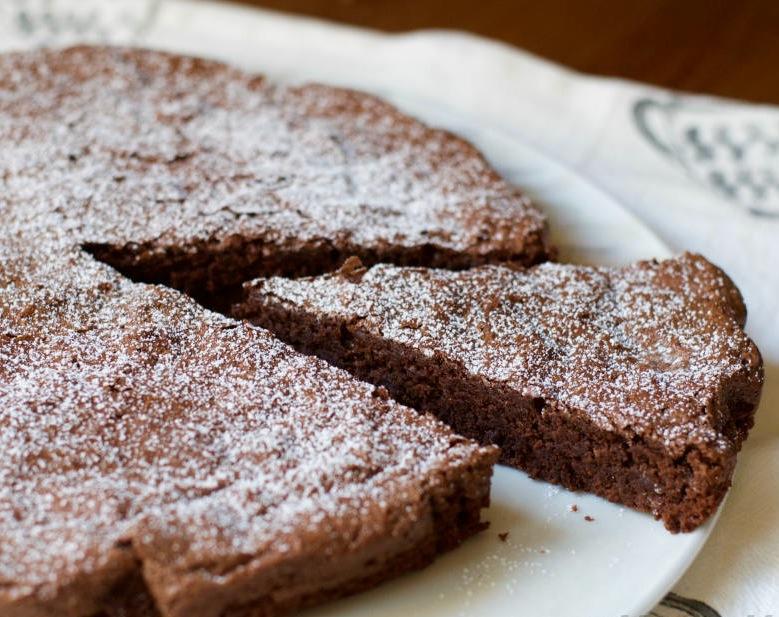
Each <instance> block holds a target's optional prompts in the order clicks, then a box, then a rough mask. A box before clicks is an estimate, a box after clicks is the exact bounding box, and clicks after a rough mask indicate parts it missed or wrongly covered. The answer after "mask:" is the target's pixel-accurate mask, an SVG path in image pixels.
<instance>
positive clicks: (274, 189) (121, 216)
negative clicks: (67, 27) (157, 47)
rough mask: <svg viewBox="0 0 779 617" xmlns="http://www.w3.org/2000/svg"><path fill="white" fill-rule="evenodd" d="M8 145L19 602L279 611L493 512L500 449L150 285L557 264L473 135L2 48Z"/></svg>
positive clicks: (39, 609)
mask: <svg viewBox="0 0 779 617" xmlns="http://www.w3.org/2000/svg"><path fill="white" fill-rule="evenodd" d="M0 145H1V146H2V147H0V177H2V181H3V190H2V191H1V192H0V453H2V456H0V537H2V538H3V542H1V543H0V613H2V615H3V616H4V617H5V616H8V617H31V616H32V617H39V616H41V615H46V617H56V616H60V615H61V616H67V617H92V616H94V615H98V614H99V615H107V616H109V617H114V616H119V615H121V616H123V617H124V616H127V615H135V614H136V613H137V614H139V615H140V614H142V615H144V616H146V615H148V614H159V615H162V616H163V617H174V616H175V617H178V616H181V617H199V616H203V617H210V616H216V615H219V616H224V617H227V616H229V615H249V614H251V615H263V616H270V615H276V614H281V613H284V612H288V611H290V610H295V609H297V608H299V607H302V606H307V605H311V604H315V603H318V602H322V601H324V600H327V599H330V598H334V597H339V596H341V595H345V594H348V593H353V592H356V591H359V590H361V589H365V588H368V587H371V586H374V585H376V584H378V583H380V582H381V581H383V580H385V579H387V578H389V577H392V576H396V575H397V574H399V573H402V572H405V571H408V570H410V569H414V568H418V567H422V566H424V565H426V564H427V563H429V562H430V561H431V560H432V559H433V558H434V557H435V555H436V554H438V553H439V552H441V551H443V550H446V549H448V548H451V547H453V546H455V545H457V544H458V543H459V542H461V541H462V540H463V539H465V538H467V537H468V536H470V535H472V534H473V533H475V532H476V531H478V530H479V529H481V528H482V527H483V525H484V524H483V523H482V522H481V521H480V511H481V509H482V508H484V507H486V505H487V503H488V498H489V479H490V474H491V469H492V465H493V464H494V462H495V459H496V457H497V452H496V450H495V449H494V448H484V447H480V446H479V445H478V444H476V443H474V442H473V441H470V440H468V439H466V438H463V437H459V436H457V435H456V434H454V433H453V432H452V431H451V430H450V429H449V428H447V427H446V426H445V425H443V424H441V423H440V422H439V421H437V420H436V419H434V418H433V417H432V416H427V415H420V414H418V413H416V412H414V411H412V410H410V409H408V408H406V407H403V406H402V405H399V404H397V403H395V402H394V401H392V400H389V399H388V397H387V393H386V391H385V390H384V389H381V388H376V387H374V386H371V385H368V384H365V383H360V382H358V381H356V380H355V379H353V378H352V377H351V376H349V375H348V374H347V373H345V372H343V371H340V370H339V369H336V368H334V367H331V366H328V365H326V364H325V363H323V362H321V361H319V360H316V359H313V358H310V357H306V356H303V355H301V354H299V353H297V352H295V351H294V350H293V349H291V348H290V347H289V346H287V345H286V344H284V343H282V342H280V341H278V340H277V339H276V338H274V337H273V336H272V335H271V334H269V333H268V332H266V331H264V330H262V329H260V328H256V327H254V326H250V325H247V324H242V323H239V322H236V321H234V320H231V319H229V318H227V317H224V316H223V315H219V314H217V313H214V312H210V311H209V310H207V309H205V308H203V306H201V305H200V304H198V303H196V302H195V301H194V300H193V299H192V298H190V297H187V295H184V294H182V293H180V291H177V290H175V289H171V288H170V287H163V286H159V285H153V284H147V283H158V282H159V283H167V284H168V285H171V286H175V287H177V288H178V289H179V290H183V291H185V292H187V293H189V294H192V295H197V294H200V295H201V297H202V296H207V295H208V294H215V295H219V294H220V293H222V292H223V291H224V290H225V289H227V288H228V287H229V286H230V285H234V284H235V283H236V282H239V281H241V280H245V279H246V278H247V277H248V276H249V275H252V274H254V275H256V274H257V273H263V272H265V273H278V274H291V273H292V274H294V273H301V272H307V271H319V270H326V269H328V268H329V267H331V266H332V265H333V264H334V263H336V262H338V261H339V259H340V255H341V253H342V252H343V251H346V250H348V251H349V252H352V251H355V252H357V253H359V254H362V255H364V256H365V258H366V259H368V260H370V259H372V258H375V259H378V258H385V257H386V258H392V259H397V260H398V261H399V262H401V263H405V262H409V263H440V264H445V265H447V267H449V266H451V267H465V266H469V265H472V264H473V263H479V262H481V261H491V260H496V259H511V260H515V261H517V262H520V263H523V262H528V263H531V262H534V261H537V260H539V259H543V258H544V256H545V255H546V250H547V249H546V244H545V235H544V234H545V231H544V230H545V222H544V219H543V217H542V216H541V215H540V214H539V213H538V212H537V211H536V210H535V209H534V208H533V207H532V206H531V205H530V204H529V203H528V201H527V200H526V199H525V198H524V197H523V196H522V195H521V194H520V193H518V192H517V191H516V189H513V188H512V187H510V186H509V185H507V184H506V183H505V182H503V181H502V180H501V179H500V178H499V177H498V176H497V175H496V174H495V173H494V172H493V171H492V170H491V169H490V168H489V167H488V166H487V164H486V163H485V162H484V160H483V159H482V157H481V156H480V155H479V154H478V153H477V152H476V151H475V150H474V149H473V148H472V147H471V146H469V145H467V144H466V143H464V142H462V141H460V140H459V139H457V138H454V137H452V136H450V135H448V134H446V133H443V132H440V131H435V130H432V129H428V128H426V127H424V126H422V125H421V124H419V123H417V122H416V121H413V120H411V119H410V118H407V117H405V116H403V115H401V114H400V113H398V112H397V111H395V110H394V109H393V108H392V107H390V106H388V105H386V104H384V103H381V102H379V101H378V100H376V99H374V98H372V97H369V96H367V95H362V94H358V93H355V92H350V91H345V90H338V89H331V88H327V87H324V86H300V87H288V86H275V85H273V84H270V83H268V82H266V81H265V80H264V79H262V78H261V77H256V76H251V75H247V74H245V73H242V72H240V71H237V70H234V69H231V68H228V67H225V66H223V65H221V64H217V63H213V62H208V61H202V60H195V59H191V58H185V57H179V56H174V55H169V54H164V53H158V52H150V51H141V50H130V49H113V48H74V49H69V50H65V51H36V52H29V53H17V54H8V55H5V56H2V57H0ZM509 223H511V224H509ZM99 260H103V261H105V262H109V263H110V264H111V266H115V267H116V268H117V269H114V268H112V267H109V265H107V264H105V263H101V262H100V261H99ZM125 274H130V275H132V276H133V277H134V278H135V279H136V280H137V281H145V282H134V281H133V280H130V278H127V277H126V276H125ZM133 611H136V613H133Z"/></svg>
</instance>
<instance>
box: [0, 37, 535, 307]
mask: <svg viewBox="0 0 779 617" xmlns="http://www.w3.org/2000/svg"><path fill="white" fill-rule="evenodd" d="M0 135H1V136H2V137H1V138H2V143H3V148H2V149H0V169H2V171H3V173H4V185H5V192H6V195H5V196H4V210H5V212H4V214H3V224H4V227H5V228H6V229H9V227H16V226H19V227H23V228H29V227H31V226H33V227H36V228H43V229H49V228H59V229H63V230H65V229H67V230H69V231H70V232H71V237H72V238H74V239H77V240H78V241H80V242H83V243H84V244H85V245H89V248H90V250H91V251H92V252H93V253H94V254H96V255H97V256H98V257H100V258H101V259H103V260H104V261H108V262H110V263H111V264H112V265H115V266H117V267H119V268H120V269H121V270H122V271H124V272H127V273H129V274H131V275H132V276H133V278H136V279H142V280H145V281H147V282H165V283H169V284H172V285H173V286H175V287H177V288H179V289H184V290H186V291H201V292H202V291H203V290H206V291H210V292H214V291H217V290H219V289H221V288H223V287H225V286H228V285H231V284H235V283H240V282H242V281H244V280H247V279H248V278H250V277H249V276H247V275H248V274H250V273H252V272H253V273H254V274H255V275H262V274H302V273H312V274H316V273H319V272H323V271H327V270H332V269H334V268H335V267H337V266H339V265H340V263H341V261H343V259H345V258H346V257H348V256H349V255H352V254H355V255H359V256H360V257H361V258H362V259H363V260H364V261H366V262H372V261H391V262H394V263H404V264H411V265H431V264H433V265H440V266H443V267H460V268H462V267H467V266H471V265H474V264H478V263H485V262H495V261H515V262H517V263H521V264H525V265H528V264H532V263H536V262H539V261H543V260H544V259H545V258H546V257H547V255H548V251H549V248H548V246H547V242H546V221H545V218H544V217H543V215H542V214H541V213H540V212H539V211H538V210H537V209H536V208H535V207H534V206H533V205H532V204H531V203H530V202H529V200H528V199H527V198H526V197H525V196H524V195H522V194H521V193H520V192H519V191H518V189H516V188H515V187H513V186H511V185H509V184H508V183H507V182H505V181H504V180H503V179H502V178H501V177H500V176H498V174H497V173H496V172H495V171H494V170H493V169H492V168H491V167H490V166H489V165H488V164H487V163H486V162H485V160H484V158H483V157H482V156H481V154H479V153H478V152H477V151H476V150H475V149H474V148H473V147H472V146H471V145H469V144H468V143H466V142H464V141H462V140H461V139H459V138H457V137H454V136H453V135H451V134H449V133H446V132H444V131H440V130H436V129H432V128H429V127H427V126H425V125H423V124H421V123H419V122H417V121H416V120H413V119H411V118H409V117H407V116H404V115H402V114H401V113H399V112H398V111H397V110H396V109H394V108H393V107H392V106H390V105H388V104H387V103H384V102H382V101H380V100H378V99H376V98H374V97H371V96H369V95H366V94H362V93H357V92H353V91H348V90H343V89H337V88H330V87H327V86H318V85H303V86H282V85H276V84H273V83H270V82H268V81H266V80H265V79H263V78H262V77H258V76H254V75H248V74H245V73H242V72H240V71H238V70H236V69H232V68H229V67H226V66H224V65H222V64H219V63H215V62H209V61H206V60H199V59H192V58H185V57H180V56H172V55H168V54H163V53H159V52H149V51H141V50H126V49H113V48H74V49H69V50H65V51H51V52H46V51H41V52H31V53H20V54H9V55H6V56H4V57H3V58H2V59H1V60H0Z"/></svg>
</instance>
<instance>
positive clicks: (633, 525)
mask: <svg viewBox="0 0 779 617" xmlns="http://www.w3.org/2000/svg"><path fill="white" fill-rule="evenodd" d="M21 4H26V5H27V6H28V9H29V10H30V14H28V15H27V16H26V17H25V19H27V22H28V23H27V25H28V26H29V27H28V28H27V31H26V32H19V31H18V29H17V28H15V27H14V26H13V24H12V22H11V21H6V22H5V24H6V27H8V31H6V32H5V33H3V36H2V37H0V46H2V47H8V46H14V47H19V46H29V45H34V44H39V43H41V42H48V43H55V44H61V43H63V42H72V40H74V39H77V38H84V37H85V36H86V37H92V36H94V37H97V38H104V37H108V38H111V37H113V38H114V40H120V41H125V40H130V39H132V37H133V36H136V35H137V33H134V32H135V30H136V29H137V30H143V34H142V39H141V40H142V41H143V43H144V44H147V45H150V46H155V47H162V48H167V49H172V50H177V51H183V52H190V53H195V54H201V55H206V56H212V57H217V58H221V59H224V60H227V61H231V62H233V63H236V64H238V65H241V66H244V67H246V68H249V69H254V70H260V71H263V72H266V73H268V74H269V75H271V76H273V77H275V78H278V79H288V80H303V79H316V80H319V81H324V82H330V83H337V84H343V85H349V86H354V87H358V88H363V89H366V90H371V91H373V92H376V93H379V94H382V95H384V96H385V97H386V98H389V99H392V100H393V101H394V102H395V103H396V104H398V105H399V106H400V107H401V108H403V109H404V110H406V111H408V112H409V113H412V114H413V115H416V116H418V117H420V118H422V119H424V120H425V121H427V122H429V123H432V124H435V125H439V126H443V127H446V128H448V129H450V130H453V131H454V132H457V133H459V134H461V135H464V136H465V137H467V138H468V139H470V140H471V141H473V142H474V143H475V144H476V145H477V146H479V147H480V148H481V149H482V151H484V152H485V154H486V155H487V157H488V158H489V159H490V160H491V161H492V162H493V164H494V165H495V166H496V167H497V168H498V169H499V170H500V171H501V172H502V173H503V174H504V175H505V176H506V177H508V178H509V179H510V180H512V181H514V182H515V183H516V184H518V185H520V186H522V187H524V188H525V189H526V190H527V191H528V192H529V193H530V195H531V196H532V197H534V198H535V199H536V200H537V201H538V203H540V204H541V205H542V206H543V207H544V209H545V210H546V212H547V213H548V214H549V216H550V219H551V224H552V228H553V235H554V240H555V242H556V243H557V244H558V246H559V247H561V249H562V258H563V259H565V260H570V261H576V262H587V263H596V264H620V263H627V262H629V261H631V260H634V259H640V258H648V257H665V256H667V255H668V249H667V248H666V247H665V246H664V245H663V244H662V243H661V242H660V241H659V240H658V239H657V238H656V237H655V236H654V235H653V234H652V233H651V232H650V231H649V230H648V229H646V228H645V227H644V226H642V225H641V223H639V222H638V221H637V220H636V219H635V218H633V217H632V216H631V215H630V214H628V213H627V212H626V211H625V210H624V209H623V208H621V207H620V206H619V204H617V203H615V202H614V200H612V199H611V198H610V197H608V196H607V195H605V194H603V193H602V192H600V191H599V190H598V189H596V188H595V187H593V186H592V185H591V184H589V183H588V182H587V181H586V180H584V179H583V178H581V177H579V176H577V175H576V174H574V173H572V172H571V171H569V170H567V169H566V168H564V167H562V166H560V165H558V164H557V163H555V162H553V161H550V160H549V159H547V158H545V157H544V156H541V155H540V154H538V153H537V152H534V151H533V150H531V149H529V148H527V147H525V146H523V145H522V144H521V143H517V142H516V141H515V140H514V139H512V138H511V137H510V136H508V135H505V134H502V133H501V132H500V131H498V130H496V129H495V128H494V127H492V128H489V127H484V126H483V125H482V124H481V123H480V122H479V119H478V118H474V117H470V118H469V117H462V116H456V115H453V114H451V113H447V111H446V104H445V102H444V101H435V100H420V99H419V98H418V97H416V96H415V94H414V83H413V80H411V79H408V80H404V79H403V72H402V71H398V70H396V69H397V67H394V65H393V62H392V57H393V49H394V48H395V46H396V45H407V44H409V42H410V41H411V42H413V41H412V39H413V38H414V37H396V38H392V37H375V36H373V35H370V34H367V33H362V32H359V31H354V30H350V29H346V28H341V27H333V26H327V27H325V26H323V25H321V24H317V23H314V22H311V21H308V20H297V19H292V18H288V17H284V16H280V15H275V14H268V13H260V12H256V11H253V10H250V9H246V8H239V7H237V6H231V5H226V4H214V3H208V2H189V1H187V0H163V1H162V2H160V3H159V4H158V5H155V3H154V2H153V1H151V0H144V1H140V0H137V1H135V2H129V1H127V0H123V1H122V2H120V3H118V4H117V6H120V5H121V7H122V10H123V11H129V13H128V14H127V15H120V16H119V17H117V15H116V14H113V15H105V16H104V15H103V14H101V11H105V8H104V7H105V6H106V5H108V4H110V3H102V2H100V3H98V2H95V1H93V0H90V1H89V2H84V1H83V0H82V1H81V4H80V5H77V3H76V0H47V2H43V0H30V1H28V2H26V3H25V1H24V0H21ZM87 5H89V6H90V9H89V10H90V11H93V13H91V14H90V15H91V16H90V17H89V19H90V20H91V21H89V22H86V21H84V22H79V21H78V20H75V21H74V20H73V18H74V15H75V17H78V11H79V10H81V11H83V7H84V6H87ZM8 6H9V5H6V9H7V7H8ZM40 7H44V8H45V10H48V11H53V12H54V13H56V12H57V11H60V12H61V14H68V11H71V12H73V14H71V15H70V17H69V19H70V20H71V21H70V22H68V23H77V24H82V25H83V24H87V25H88V23H91V24H93V26H90V27H86V26H84V27H81V26H80V27H81V33H80V34H73V35H72V36H71V34H70V33H69V32H68V30H67V28H63V29H60V30H57V31H56V32H55V31H54V30H51V29H50V31H47V28H49V26H47V25H46V24H47V23H50V21H48V22H47V21H46V20H45V19H41V20H37V21H36V19H37V14H36V13H35V11H36V10H38V9H40ZM79 7H81V8H79ZM97 7H103V8H97ZM41 10H42V9H41ZM6 17H8V16H6ZM55 18H56V15H55ZM9 24H10V26H9ZM95 24H96V25H97V26H99V27H94V26H95ZM2 28H3V25H2V24H0V31H2ZM419 36H424V35H416V37H417V38H418V37H419ZM492 495H493V505H492V507H491V508H490V509H489V511H488V512H487V514H486V517H487V519H488V520H489V521H490V522H491V527H490V528H489V530H487V531H486V532H484V533H482V534H481V535H479V536H478V537H476V538H474V539H472V540H470V541H469V542H467V543H466V544H465V545H464V546H462V547H460V548H458V549H457V550H455V551H453V552H451V553H449V554H447V555H445V556H444V557H442V558H441V559H439V560H438V561H437V562H436V563H435V564H434V565H433V566H431V567H429V568H427V569H426V570H424V571H422V572H418V573H414V574H411V575H407V576H405V577H403V578H401V579H399V580H396V581H394V582H391V583H389V584H386V585H383V586H381V587H379V588H377V589H375V590H373V591H370V592H368V593H364V594H361V595H359V596H356V597H353V598H350V599H347V600H344V601H340V602H337V603H333V604H330V605H327V606H324V607H320V608H317V609H314V610H311V611H309V612H307V613H306V614H307V616H308V617H326V616H327V617H333V616H335V615H338V616H346V617H358V616H359V617H364V616H365V615H371V616H372V617H385V616H386V617H396V616H399V615H403V616H408V617H413V616H420V617H444V616H446V617H452V616H458V615H463V616H465V615H473V616H478V617H504V616H505V617H508V616H512V617H516V616H519V615H523V616H526V617H546V616H550V617H551V616H555V617H558V616H561V615H565V614H570V615H576V616H577V617H610V616H615V617H617V616H626V617H639V616H640V615H644V614H646V613H648V612H649V611H650V610H651V609H652V608H653V607H654V606H655V604H656V603H657V602H658V601H659V600H660V599H661V598H662V597H663V595H664V594H665V592H666V591H668V589H669V588H670V587H671V586H672V585H673V583H674V582H675V581H676V580H677V578H678V577H679V576H680V575H681V574H682V573H683V572H684V570H685V569H686V568H687V566H688V565H689V564H690V562H691V561H692V559H693V558H694V557H695V555H696V554H697V552H698V550H699V549H700V548H701V546H702V545H703V543H704V541H705V539H706V537H707V536H708V534H709V532H710V531H711V528H712V527H713V525H714V521H711V522H709V523H708V524H707V525H705V526H704V527H702V528H701V529H699V530H697V531H696V532H694V533H690V534H685V535H672V534H670V533H668V532H666V531H665V529H664V528H663V526H662V525H661V524H660V523H658V522H656V521H654V520H653V519H652V518H651V517H649V516H646V515H643V514H638V513H636V512H632V511H630V510H626V509H624V508H621V507H619V506H615V505H613V504H609V503H607V502H605V501H603V500H601V499H598V498H596V497H592V496H588V495H581V494H573V493H570V492H568V491H565V490H562V489H559V488H557V487H554V486H551V485H548V484H544V483H540V482H535V481H533V480H530V479H529V478H527V476H525V475H524V474H522V473H520V472H518V471H514V470H511V469H508V468H505V467H498V469H497V470H496V474H495V479H494V482H493V488H492ZM574 506H575V510H576V511H574ZM588 519H592V520H588ZM500 534H507V535H504V536H503V538H505V540H504V539H502V538H501V537H500Z"/></svg>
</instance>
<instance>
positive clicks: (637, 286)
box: [236, 254, 763, 531]
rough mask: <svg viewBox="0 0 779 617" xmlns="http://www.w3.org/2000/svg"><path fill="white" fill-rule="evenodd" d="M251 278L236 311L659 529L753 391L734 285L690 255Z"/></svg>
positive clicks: (707, 481)
mask: <svg viewBox="0 0 779 617" xmlns="http://www.w3.org/2000/svg"><path fill="white" fill-rule="evenodd" d="M352 269H353V270H354V269H355V264H352ZM246 290H247V296H246V300H245V301H244V302H243V303H242V304H241V305H239V306H237V307H236V313H237V314H239V315H242V316H245V317H248V318H250V319H251V320H252V321H253V322H254V323H257V324H260V325H262V326H264V327H266V328H268V329H270V330H271V331H273V332H275V333H276V334H278V336H279V337H280V338H282V339H283V340H285V341H289V342H291V343H292V344H294V345H295V346H296V347H298V348H299V349H301V350H304V351H306V352H307V353H315V354H317V355H319V356H320V357H322V358H325V359H327V360H328V361H329V362H332V363H334V364H336V365H338V366H342V367H344V368H346V369H347V370H349V371H350V372H352V373H353V374H355V375H357V376H359V377H360V378H362V379H365V380H367V381H370V382H372V383H375V384H378V385H382V386H385V387H386V388H387V390H388V391H389V392H390V394H391V395H392V396H393V397H394V398H395V399H396V400H399V401H401V402H403V403H404V404H407V405H409V406H412V407H414V408H416V409H421V410H427V411H431V412H433V413H435V414H436V415H437V416H438V417H439V418H441V419H442V420H443V421H444V422H446V423H447V424H448V425H450V426H452V427H453V428H454V429H455V430H456V431H457V432H458V433H460V434H463V435H466V436H468V437H471V438H474V439H477V440H479V441H480V442H482V443H484V444H497V445H499V446H500V447H501V461H502V462H503V463H505V464H508V465H512V466H514V467H517V468H519V469H522V470H525V471H526V472H528V473H529V474H530V475H531V476H533V477H535V478H539V479H542V480H546V481H549V482H554V483H557V484H561V485H563V486H565V487H567V488H569V489H574V490H584V491H587V492H591V493H595V494H597V495H601V496H603V497H605V498H607V499H609V500H611V501H615V502H618V503H622V504H625V505H627V506H629V507H631V508H636V509H638V510H642V511H646V512H651V513H652V514H654V515H655V516H656V517H658V518H661V519H662V520H663V521H664V523H665V525H666V526H667V527H668V529H670V530H671V531H690V530H692V529H695V528H696V527H697V526H699V525H700V524H701V523H703V522H704V521H705V520H706V519H707V518H708V517H709V516H711V514H712V513H713V512H714V511H715V510H716V508H717V506H718V504H719V503H720V501H721V500H722V498H723V496H724V495H725V492H726V491H727V489H728V487H729V486H730V481H731V477H732V473H733V468H734V465H735V462H736V454H737V452H738V451H739V449H740V447H741V444H742V442H743V440H744V439H745V437H746V435H747V433H748V431H749V429H750V428H751V426H752V423H753V416H754V411H755V408H756V406H757V403H758V401H759V397H760V392H761V387H762V381H763V368H762V360H761V358H760V354H759V352H758V350H757V348H756V347H755V345H754V343H752V341H751V340H749V338H748V337H747V336H746V334H745V333H744V331H743V329H742V326H743V324H744V321H745V318H746V312H745V308H744V304H743V302H742V300H741V296H740V294H739V292H738V290H737V289H736V288H735V287H734V285H733V284H732V283H731V281H730V280H729V279H728V278H727V277H726V276H725V275H724V274H723V273H722V271H721V270H719V269H718V268H716V267H715V266H713V265H712V264H710V263H709V262H708V261H706V260H705V259H704V258H703V257H700V256H698V255H692V254H685V255H683V256H681V257H679V258H676V259H671V260H667V261H664V262H660V263H658V262H654V261H648V262H640V263H637V264H635V265H632V266H628V267H625V268H615V269H609V268H592V267H584V266H570V265H560V264H542V265H540V266H536V267H534V268H532V269H530V270H527V271H515V270H511V269H508V268H504V267H500V266H483V267H479V268H474V269H472V270H468V271H465V272H451V271H445V270H431V269H420V268H401V267H395V266H389V265H378V266H374V267H373V268H371V269H370V270H368V271H367V272H365V273H363V275H362V276H361V277H360V278H359V280H356V279H355V278H354V277H351V276H350V277H344V276H341V275H339V274H334V275H326V276H322V277H319V278H314V279H299V280H285V279H277V278H274V279H269V280H259V281H255V282H254V283H250V284H247V286H246Z"/></svg>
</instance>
